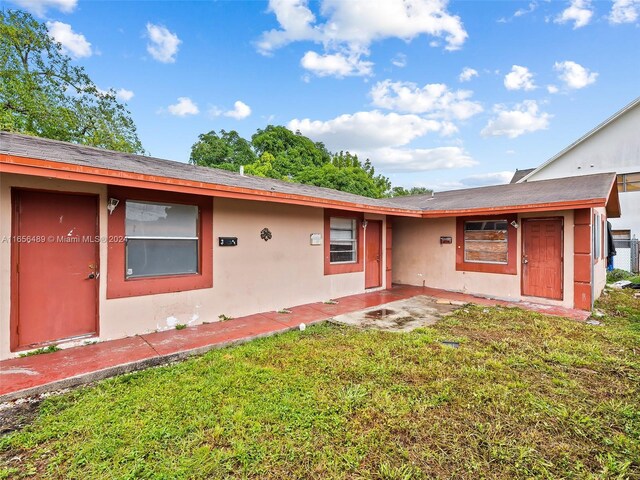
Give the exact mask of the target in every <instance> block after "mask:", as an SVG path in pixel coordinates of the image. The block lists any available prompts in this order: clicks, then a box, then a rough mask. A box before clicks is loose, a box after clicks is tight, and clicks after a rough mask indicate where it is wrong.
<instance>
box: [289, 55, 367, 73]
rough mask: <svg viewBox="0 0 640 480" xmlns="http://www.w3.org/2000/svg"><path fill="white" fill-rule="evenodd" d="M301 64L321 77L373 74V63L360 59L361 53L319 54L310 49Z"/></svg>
mask: <svg viewBox="0 0 640 480" xmlns="http://www.w3.org/2000/svg"><path fill="white" fill-rule="evenodd" d="M300 64H301V65H302V66H303V68H305V69H307V70H309V71H310V72H313V73H315V74H316V75H318V76H319V77H326V76H334V77H337V78H342V77H350V76H367V75H371V67H372V66H373V63H371V62H367V61H364V60H361V59H360V55H357V54H351V55H348V56H346V55H343V54H342V53H335V54H324V55H319V54H318V53H316V52H313V51H309V52H307V53H305V54H304V56H303V57H302V60H300Z"/></svg>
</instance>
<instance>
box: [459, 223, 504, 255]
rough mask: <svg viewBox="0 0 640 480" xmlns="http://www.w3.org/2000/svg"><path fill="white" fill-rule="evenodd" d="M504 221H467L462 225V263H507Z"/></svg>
mask: <svg viewBox="0 0 640 480" xmlns="http://www.w3.org/2000/svg"><path fill="white" fill-rule="evenodd" d="M507 224H508V222H507V221H506V220H488V221H484V220H481V221H477V220H473V221H467V222H465V223H464V261H465V262H482V263H499V264H504V265H506V264H507V263H509V249H508V246H509V242H508V231H507Z"/></svg>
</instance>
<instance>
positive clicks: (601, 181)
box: [0, 132, 619, 217]
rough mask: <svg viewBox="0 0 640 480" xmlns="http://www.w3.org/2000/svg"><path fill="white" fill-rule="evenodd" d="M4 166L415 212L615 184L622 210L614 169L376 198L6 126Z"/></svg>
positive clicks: (472, 209) (547, 197)
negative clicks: (51, 137)
mask: <svg viewBox="0 0 640 480" xmlns="http://www.w3.org/2000/svg"><path fill="white" fill-rule="evenodd" d="M0 172H7V173H19V174H27V175H36V176H44V177H50V178H62V179H67V180H75V181H85V182H92V183H101V184H107V185H122V186H131V187H137V188H149V189H156V190H168V191H177V192H183V193H192V194H199V195H209V196H220V197H229V198H240V199H247V200H262V201H271V202H278V203H290V204H297V205H310V206H316V207H325V208H338V209H348V210H355V211H365V212H367V211H368V212H377V213H382V214H390V215H399V216H415V217H423V216H428V217H435V216H455V215H456V214H476V213H477V214H479V213H483V214H487V213H500V212H507V211H509V212H516V211H548V210H559V209H570V208H588V207H591V206H605V205H607V203H608V202H609V199H610V197H611V195H612V191H614V192H615V198H614V200H615V201H614V202H609V203H611V204H612V205H613V207H612V208H611V214H610V216H615V213H616V211H618V212H619V205H618V200H617V190H616V189H614V188H613V187H614V186H615V174H614V173H610V174H609V173H605V174H598V175H588V176H581V177H572V178H561V179H553V180H542V181H539V182H531V183H525V184H521V183H518V184H508V185H496V186H492V187H480V188H470V189H465V190H453V191H449V192H439V193H436V194H434V195H433V196H432V195H413V196H407V197H397V198H386V199H374V198H368V197H363V196H360V195H354V194H351V193H346V192H341V191H338V190H333V189H329V188H322V187H315V186H312V185H303V184H298V183H293V182H286V181H282V180H274V179H270V178H263V177H254V176H250V175H240V174H239V173H235V172H230V171H227V170H220V169H216V168H209V167H199V166H195V165H190V164H186V163H182V162H175V161H170V160H163V159H159V158H154V157H148V156H143V155H134V154H129V153H122V152H115V151H111V150H104V149H99V148H94V147H87V146H83V145H77V144H72V143H66V142H60V141H56V140H49V139H44V138H39V137H32V136H28V135H21V134H14V133H7V132H0Z"/></svg>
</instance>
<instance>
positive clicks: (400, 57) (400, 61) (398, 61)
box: [391, 53, 407, 68]
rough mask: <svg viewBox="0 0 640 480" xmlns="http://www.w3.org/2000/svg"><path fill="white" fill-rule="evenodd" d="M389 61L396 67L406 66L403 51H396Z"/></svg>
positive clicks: (405, 57)
mask: <svg viewBox="0 0 640 480" xmlns="http://www.w3.org/2000/svg"><path fill="white" fill-rule="evenodd" d="M391 63H392V64H393V65H394V66H396V67H398V68H404V67H406V66H407V56H406V55H405V54H404V53H398V54H396V56H395V57H393V58H392V59H391Z"/></svg>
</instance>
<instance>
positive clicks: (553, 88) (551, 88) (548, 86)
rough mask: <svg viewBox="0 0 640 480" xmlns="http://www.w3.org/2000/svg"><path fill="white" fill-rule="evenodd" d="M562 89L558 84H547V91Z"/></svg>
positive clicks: (553, 91) (556, 91)
mask: <svg viewBox="0 0 640 480" xmlns="http://www.w3.org/2000/svg"><path fill="white" fill-rule="evenodd" d="M559 91H560V89H559V88H558V87H557V86H556V85H547V92H549V93H558V92H559Z"/></svg>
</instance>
